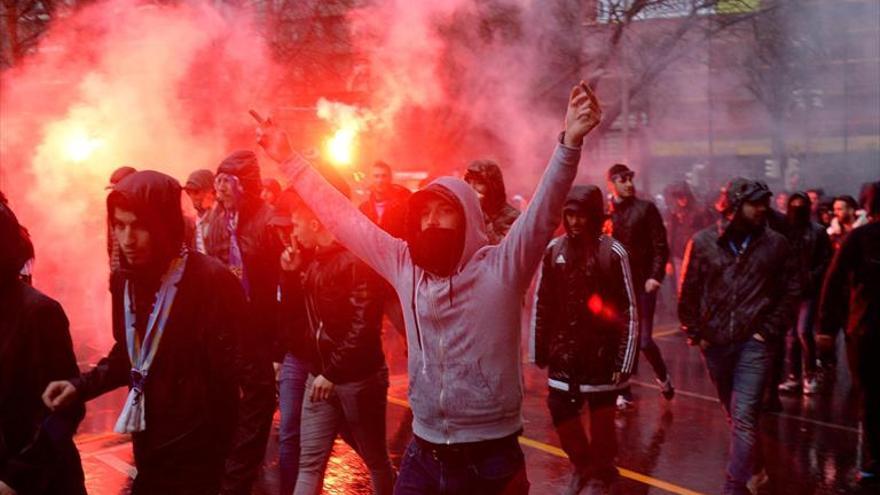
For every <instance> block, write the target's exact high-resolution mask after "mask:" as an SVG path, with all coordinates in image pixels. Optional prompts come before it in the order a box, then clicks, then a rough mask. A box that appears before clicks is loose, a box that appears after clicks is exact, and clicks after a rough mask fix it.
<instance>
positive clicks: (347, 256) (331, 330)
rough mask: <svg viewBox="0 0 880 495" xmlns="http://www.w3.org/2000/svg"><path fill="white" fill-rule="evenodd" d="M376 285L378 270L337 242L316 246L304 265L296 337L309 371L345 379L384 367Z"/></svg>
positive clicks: (355, 378) (333, 379) (359, 377)
mask: <svg viewBox="0 0 880 495" xmlns="http://www.w3.org/2000/svg"><path fill="white" fill-rule="evenodd" d="M291 287H292V286H291ZM381 288H382V286H381V279H379V277H378V275H376V274H375V272H373V271H372V270H370V269H369V268H368V267H367V265H365V264H364V263H363V262H362V261H360V260H359V259H357V257H355V256H354V255H353V254H351V252H349V251H348V250H346V249H345V248H343V247H342V246H340V245H338V244H333V245H331V246H329V247H327V248H322V249H321V250H319V251H317V252H316V253H315V255H314V256H313V257H312V260H311V262H309V263H308V264H307V265H306V266H305V267H304V269H303V272H302V293H301V298H302V300H303V301H304V303H303V305H302V307H303V309H304V310H305V312H306V315H305V322H306V325H304V326H303V327H302V328H303V332H304V334H303V335H302V337H300V338H298V339H297V342H300V343H302V344H303V345H304V346H305V347H306V349H308V351H307V354H305V355H307V357H308V358H309V360H310V362H311V364H312V366H311V369H312V373H313V374H314V375H316V376H317V375H323V376H324V377H325V378H327V379H328V380H330V381H331V382H333V383H337V384H338V383H347V382H354V381H359V380H363V379H365V378H367V377H369V376H370V375H371V374H373V373H375V372H377V371H379V370H380V369H382V368H383V367H384V366H385V354H384V352H383V351H382V300H381V299H380V298H378V297H376V294H377V292H378V291H380V290H381Z"/></svg>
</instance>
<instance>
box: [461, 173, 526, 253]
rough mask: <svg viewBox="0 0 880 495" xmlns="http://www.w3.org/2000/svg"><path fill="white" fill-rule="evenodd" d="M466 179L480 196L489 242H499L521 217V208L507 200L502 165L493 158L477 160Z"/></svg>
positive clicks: (466, 174)
mask: <svg viewBox="0 0 880 495" xmlns="http://www.w3.org/2000/svg"><path fill="white" fill-rule="evenodd" d="M464 180H465V182H467V183H468V184H470V186H471V187H472V188H474V191H476V192H477V196H479V198H480V207H481V208H482V210H483V216H484V217H485V219H486V235H487V236H488V237H489V244H498V243H499V242H501V239H503V238H504V236H505V235H507V231H508V230H510V226H511V225H513V222H515V221H516V219H517V218H519V210H517V209H516V208H514V207H513V206H511V205H510V203H508V202H507V189H506V188H505V187H504V175H502V174H501V167H499V166H498V164H497V163H495V162H494V161H492V160H475V161H473V162H471V163H470V165H468V168H467V172H466V173H465V174H464Z"/></svg>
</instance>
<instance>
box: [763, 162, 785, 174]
mask: <svg viewBox="0 0 880 495" xmlns="http://www.w3.org/2000/svg"><path fill="white" fill-rule="evenodd" d="M764 176H765V177H767V178H768V179H779V178H781V177H782V169H781V168H780V167H779V160H774V159H772V158H768V159H766V160H764Z"/></svg>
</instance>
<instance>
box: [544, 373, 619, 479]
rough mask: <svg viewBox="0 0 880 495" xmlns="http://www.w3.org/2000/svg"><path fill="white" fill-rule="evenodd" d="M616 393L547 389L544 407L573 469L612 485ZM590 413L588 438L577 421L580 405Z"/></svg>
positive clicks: (615, 470) (579, 419)
mask: <svg viewBox="0 0 880 495" xmlns="http://www.w3.org/2000/svg"><path fill="white" fill-rule="evenodd" d="M616 397H617V392H616V391H612V392H597V393H589V394H585V393H580V392H575V393H571V392H563V391H561V390H556V389H552V388H551V389H550V393H549V394H548V395H547V407H548V408H549V409H550V417H551V418H552V419H553V426H555V427H556V433H557V434H558V435H559V441H560V443H561V444H562V450H564V451H565V453H566V454H568V459H569V460H570V461H571V463H572V464H574V467H575V469H576V470H578V471H580V472H581V473H583V474H586V475H587V476H588V477H590V478H598V479H600V480H602V481H606V482H612V481H614V480H615V479H616V478H617V476H618V472H617V468H616V467H615V466H614V458H615V457H616V456H617V436H616V432H615V430H614V402H615V399H616ZM585 402H586V403H587V407H588V408H589V410H590V436H589V438H587V434H586V432H585V431H584V425H583V423H582V422H581V409H582V408H583V405H584V403H585Z"/></svg>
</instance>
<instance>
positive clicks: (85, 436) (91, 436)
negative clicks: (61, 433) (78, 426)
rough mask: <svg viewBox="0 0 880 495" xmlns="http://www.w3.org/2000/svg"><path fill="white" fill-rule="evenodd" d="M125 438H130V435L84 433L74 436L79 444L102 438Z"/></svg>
mask: <svg viewBox="0 0 880 495" xmlns="http://www.w3.org/2000/svg"><path fill="white" fill-rule="evenodd" d="M123 438H129V439H130V437H128V435H121V434H119V433H82V434H80V435H76V436H75V437H73V441H74V443H76V444H77V445H84V444H87V443H93V442H99V441H101V440H114V439H120V440H121V439H123Z"/></svg>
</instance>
